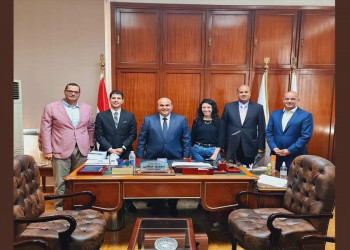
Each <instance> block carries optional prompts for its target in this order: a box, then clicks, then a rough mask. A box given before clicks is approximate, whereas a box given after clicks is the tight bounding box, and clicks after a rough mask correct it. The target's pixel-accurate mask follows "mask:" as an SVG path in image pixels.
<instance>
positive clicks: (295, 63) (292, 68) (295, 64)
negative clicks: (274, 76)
mask: <svg viewBox="0 0 350 250" xmlns="http://www.w3.org/2000/svg"><path fill="white" fill-rule="evenodd" d="M290 68H291V70H292V73H294V72H295V70H296V69H297V58H296V57H294V56H293V57H292V66H291V67H290Z"/></svg>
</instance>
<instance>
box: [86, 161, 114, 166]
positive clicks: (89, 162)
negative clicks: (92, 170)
mask: <svg viewBox="0 0 350 250" xmlns="http://www.w3.org/2000/svg"><path fill="white" fill-rule="evenodd" d="M85 165H101V166H102V165H109V159H101V160H99V159H97V160H95V159H89V160H87V161H86V162H85Z"/></svg>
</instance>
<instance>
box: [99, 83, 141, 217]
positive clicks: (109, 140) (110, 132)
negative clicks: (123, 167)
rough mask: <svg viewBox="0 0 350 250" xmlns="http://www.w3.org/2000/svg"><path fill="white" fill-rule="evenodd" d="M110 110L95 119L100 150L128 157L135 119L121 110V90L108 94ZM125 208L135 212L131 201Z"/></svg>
mask: <svg viewBox="0 0 350 250" xmlns="http://www.w3.org/2000/svg"><path fill="white" fill-rule="evenodd" d="M109 103H110V107H111V108H110V110H106V111H104V112H101V113H98V114H97V116H96V121H95V136H96V141H97V142H98V143H99V144H100V148H99V150H100V151H108V153H109V154H117V155H119V157H120V158H121V159H128V158H129V154H130V151H132V150H133V148H132V143H133V142H134V141H135V139H136V130H137V128H136V120H135V116H134V114H133V113H130V112H128V111H125V110H122V109H121V106H122V105H123V103H124V95H123V92H121V91H118V90H114V91H112V92H111V93H110V94H109ZM125 204H126V208H127V209H128V210H129V211H130V212H134V213H135V212H136V211H137V210H136V208H135V206H134V205H133V203H132V201H128V200H127V201H126V202H125Z"/></svg>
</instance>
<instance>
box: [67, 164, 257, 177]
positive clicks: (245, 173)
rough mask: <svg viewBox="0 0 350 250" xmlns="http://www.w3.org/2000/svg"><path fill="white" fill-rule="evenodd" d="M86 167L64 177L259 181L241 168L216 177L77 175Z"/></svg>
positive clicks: (215, 175)
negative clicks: (238, 170)
mask: <svg viewBox="0 0 350 250" xmlns="http://www.w3.org/2000/svg"><path fill="white" fill-rule="evenodd" d="M83 167H84V163H83V164H82V165H81V166H79V167H78V168H77V169H76V170H74V171H73V172H72V173H70V174H69V175H67V176H66V177H64V178H63V179H64V180H66V181H76V180H81V181H83V180H84V181H88V180H95V181H96V180H123V181H132V180H135V181H136V180H162V179H167V180H198V181H200V180H234V179H236V180H257V179H258V177H257V176H255V175H254V174H252V173H250V172H249V171H247V170H246V169H245V168H243V167H239V169H240V170H241V173H239V174H234V173H232V174H231V173H228V174H214V175H183V174H177V175H171V176H164V175H77V172H78V171H79V170H80V169H81V168H83Z"/></svg>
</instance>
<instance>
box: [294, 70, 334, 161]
mask: <svg viewBox="0 0 350 250" xmlns="http://www.w3.org/2000/svg"><path fill="white" fill-rule="evenodd" d="M298 82H299V83H298V92H299V95H300V102H299V106H300V108H302V109H305V110H306V111H308V112H311V113H312V115H313V120H314V132H313V134H312V137H311V141H310V142H309V143H308V145H307V153H308V154H312V155H318V156H321V157H324V158H327V159H332V157H333V147H334V145H333V140H334V123H335V120H334V109H335V107H334V99H335V89H334V87H335V84H334V71H315V70H313V71H310V70H304V71H302V72H300V77H299V81H298Z"/></svg>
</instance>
